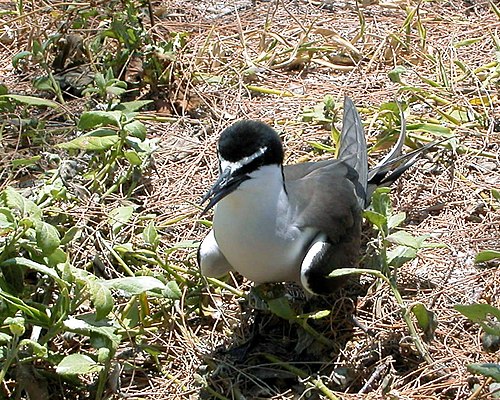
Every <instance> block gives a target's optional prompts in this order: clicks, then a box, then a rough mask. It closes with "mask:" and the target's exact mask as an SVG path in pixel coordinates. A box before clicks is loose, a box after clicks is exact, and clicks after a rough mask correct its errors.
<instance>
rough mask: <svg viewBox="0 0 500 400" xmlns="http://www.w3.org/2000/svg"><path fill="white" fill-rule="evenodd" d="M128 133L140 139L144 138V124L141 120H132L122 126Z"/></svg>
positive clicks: (145, 131)
mask: <svg viewBox="0 0 500 400" xmlns="http://www.w3.org/2000/svg"><path fill="white" fill-rule="evenodd" d="M123 129H124V130H125V132H127V133H128V134H129V135H132V136H135V137H136V138H139V139H141V140H144V139H146V133H147V130H146V126H145V125H144V124H143V123H142V122H141V121H132V122H129V123H128V124H127V125H125V126H124V127H123Z"/></svg>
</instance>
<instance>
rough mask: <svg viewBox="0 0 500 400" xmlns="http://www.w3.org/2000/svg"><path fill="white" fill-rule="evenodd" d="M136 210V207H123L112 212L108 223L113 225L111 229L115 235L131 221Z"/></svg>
mask: <svg viewBox="0 0 500 400" xmlns="http://www.w3.org/2000/svg"><path fill="white" fill-rule="evenodd" d="M134 210H135V207H134V206H121V207H117V208H115V209H113V210H111V211H110V213H109V219H108V223H109V224H110V225H111V229H112V230H113V233H114V234H115V235H116V234H117V233H118V232H119V231H120V229H121V228H122V227H123V226H124V225H125V224H126V223H127V222H128V221H130V218H131V217H132V215H133V214H134Z"/></svg>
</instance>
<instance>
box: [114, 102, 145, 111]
mask: <svg viewBox="0 0 500 400" xmlns="http://www.w3.org/2000/svg"><path fill="white" fill-rule="evenodd" d="M151 103H153V100H136V101H124V102H122V103H120V104H118V105H117V106H116V107H115V110H121V111H125V112H127V113H130V112H134V111H139V110H140V109H141V108H142V107H144V106H147V105H148V104H151Z"/></svg>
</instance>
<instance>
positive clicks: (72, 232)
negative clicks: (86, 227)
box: [61, 226, 81, 245]
mask: <svg viewBox="0 0 500 400" xmlns="http://www.w3.org/2000/svg"><path fill="white" fill-rule="evenodd" d="M80 232H81V229H80V228H78V227H77V226H72V227H71V228H69V229H68V230H67V231H66V233H65V234H64V236H63V238H62V239H61V244H62V245H65V244H68V243H69V242H71V241H72V240H73V239H74V238H75V237H76V235H78V234H79V233H80Z"/></svg>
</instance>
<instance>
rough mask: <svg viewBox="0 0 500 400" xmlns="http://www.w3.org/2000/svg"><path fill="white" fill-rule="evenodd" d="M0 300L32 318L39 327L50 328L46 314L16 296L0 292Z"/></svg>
mask: <svg viewBox="0 0 500 400" xmlns="http://www.w3.org/2000/svg"><path fill="white" fill-rule="evenodd" d="M0 299H3V300H4V301H5V303H8V304H10V305H12V306H13V307H15V308H16V309H18V310H19V311H21V312H23V313H24V314H25V315H26V316H27V317H30V318H32V319H33V320H34V322H35V323H36V324H37V325H40V326H42V327H45V328H48V327H49V326H50V318H49V317H48V316H47V314H46V313H44V312H43V311H40V310H38V309H37V308H35V307H32V306H30V305H28V304H26V303H25V302H24V301H22V300H21V299H19V298H17V297H16V296H12V295H10V294H9V293H7V292H4V291H2V290H0Z"/></svg>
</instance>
